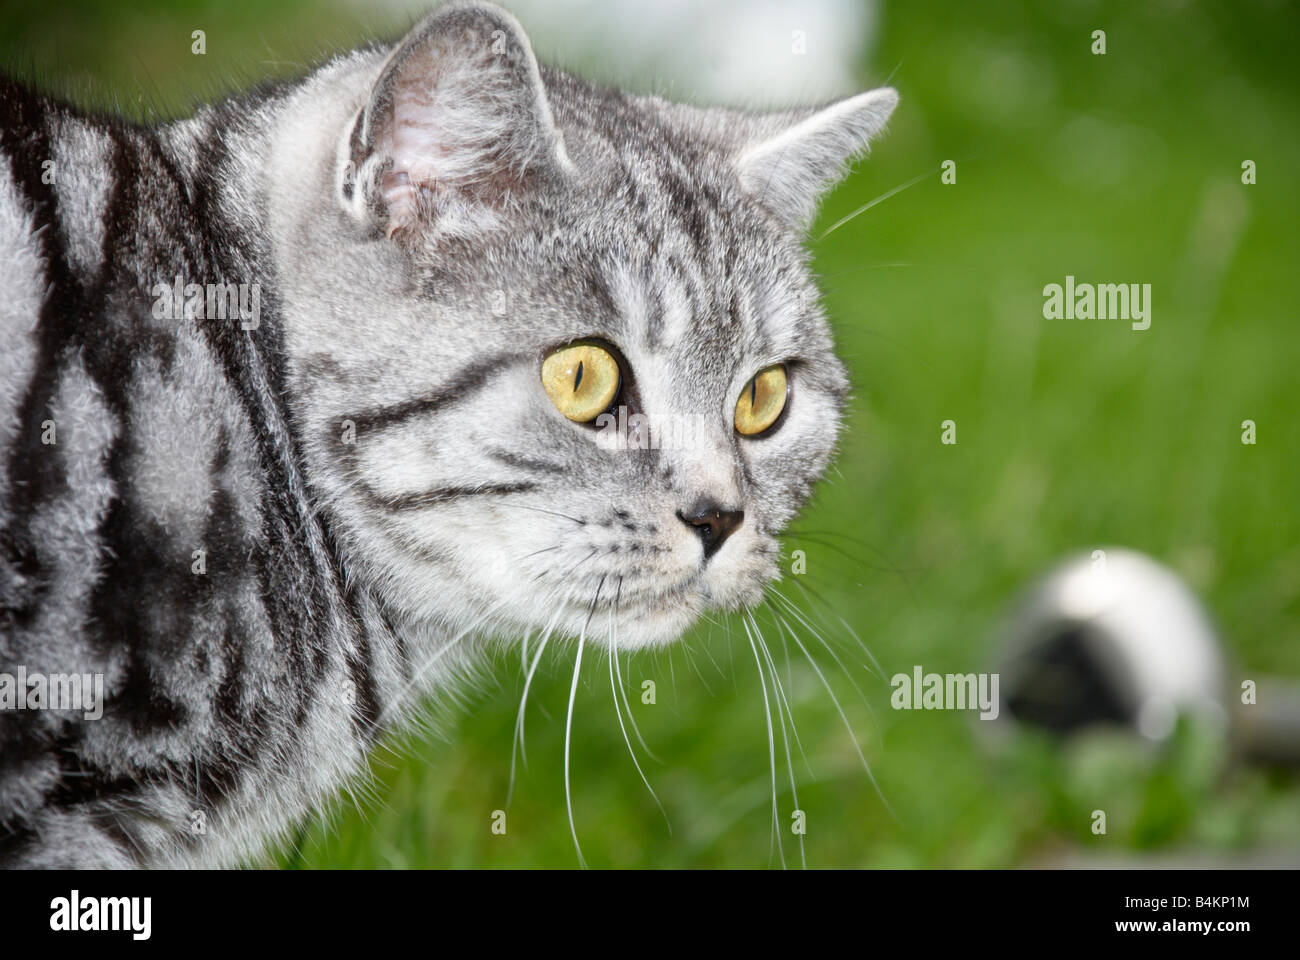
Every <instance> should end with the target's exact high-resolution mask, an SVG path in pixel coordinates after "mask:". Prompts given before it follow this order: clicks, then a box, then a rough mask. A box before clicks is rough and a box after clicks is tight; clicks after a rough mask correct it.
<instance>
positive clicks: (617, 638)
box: [560, 597, 704, 650]
mask: <svg viewBox="0 0 1300 960" xmlns="http://www.w3.org/2000/svg"><path fill="white" fill-rule="evenodd" d="M703 609H704V604H703V603H702V602H700V600H699V599H698V598H695V597H684V598H678V599H675V600H674V601H673V602H672V603H665V602H659V603H650V604H636V605H633V606H628V607H623V608H620V609H619V610H617V611H615V612H612V613H611V611H610V609H609V608H608V607H606V608H604V609H598V610H596V611H595V613H590V611H588V610H578V609H575V610H574V611H573V612H572V613H571V614H570V615H569V616H567V617H566V618H565V619H564V621H563V623H562V625H561V628H560V629H561V630H562V632H564V633H566V634H569V635H570V636H573V637H578V636H583V637H585V639H586V642H587V643H590V644H595V645H596V646H600V647H604V648H606V649H608V648H610V647H617V648H618V649H619V650H642V649H645V648H647V647H662V646H666V645H668V644H670V643H676V642H677V641H678V640H679V639H681V636H682V634H684V633H685V632H686V631H687V630H689V629H690V628H691V627H692V626H693V625H694V624H695V621H696V620H697V619H699V616H700V613H701V612H702V611H703ZM589 614H590V616H589Z"/></svg>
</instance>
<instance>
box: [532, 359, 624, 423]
mask: <svg viewBox="0 0 1300 960" xmlns="http://www.w3.org/2000/svg"><path fill="white" fill-rule="evenodd" d="M621 378H622V374H621V373H620V371H619V366H618V360H616V359H615V358H614V355H613V354H612V353H610V352H609V351H608V350H606V349H605V348H604V347H601V346H599V345H598V344H594V343H574V344H570V345H569V346H567V347H561V348H560V349H558V350H556V351H555V352H553V353H551V354H550V355H549V356H547V358H546V359H545V360H543V361H542V386H543V387H544V388H545V390H546V395H547V396H548V397H550V398H551V403H553V404H555V408H556V409H557V410H559V411H560V413H562V414H564V415H565V416H566V417H568V418H569V419H570V420H572V421H574V422H575V423H590V422H591V421H592V420H595V419H596V418H597V417H598V416H600V415H601V414H602V413H604V412H605V411H607V410H608V409H609V408H610V406H612V405H613V403H614V399H615V398H616V397H617V396H618V387H619V382H620V380H621Z"/></svg>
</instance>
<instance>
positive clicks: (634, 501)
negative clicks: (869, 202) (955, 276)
mask: <svg viewBox="0 0 1300 960" xmlns="http://www.w3.org/2000/svg"><path fill="white" fill-rule="evenodd" d="M369 69H370V71H371V73H370V75H369V77H370V79H369V81H368V84H369V85H368V88H367V89H366V90H364V91H362V95H359V97H358V99H356V101H355V102H353V103H349V104H345V105H344V108H345V109H343V112H342V113H340V114H339V115H338V116H339V117H341V118H342V122H341V123H337V124H335V123H334V121H333V120H332V119H330V118H329V117H328V116H327V117H326V118H325V119H324V120H322V119H319V118H317V119H316V120H315V121H313V122H314V123H316V124H321V123H324V124H325V125H326V126H327V127H328V126H330V125H331V124H334V126H333V127H332V128H331V129H329V130H328V134H329V140H328V142H329V150H328V152H327V155H326V156H324V159H323V162H322V163H321V164H320V165H319V166H320V170H319V171H315V172H311V170H315V168H314V167H312V166H311V164H310V163H309V164H308V166H309V167H311V170H309V172H308V175H305V176H303V177H302V182H303V183H304V184H305V187H303V188H302V189H304V190H308V191H310V192H311V193H312V195H313V196H315V197H317V200H316V201H314V202H313V203H310V204H300V205H299V207H298V208H295V210H296V212H295V213H294V215H293V218H292V219H293V221H294V222H292V223H290V224H289V225H288V226H287V227H286V228H285V231H287V234H288V236H289V239H288V240H285V241H281V243H280V246H281V247H286V246H287V247H291V248H292V249H288V250H282V251H281V253H282V255H283V256H282V269H284V270H285V272H286V277H285V282H286V287H287V293H286V298H285V299H286V303H285V310H286V314H287V317H288V322H287V326H288V329H289V337H288V348H289V351H290V355H291V372H292V380H291V385H292V389H293V391H294V393H295V397H296V399H295V405H296V406H295V412H296V414H297V416H298V418H299V420H300V421H301V426H302V429H303V433H304V436H305V437H306V444H307V447H308V457H309V465H310V469H311V476H310V481H311V483H312V484H313V486H314V487H315V488H316V489H317V490H318V492H319V493H320V494H321V495H322V496H323V498H324V502H325V506H326V509H327V510H328V511H329V513H330V514H331V516H332V518H333V520H334V522H335V527H336V529H338V530H339V531H340V537H341V539H342V541H343V544H344V549H345V551H346V552H347V554H348V555H349V558H350V560H351V561H352V564H353V566H354V568H355V569H356V570H357V571H358V573H357V575H358V576H360V577H362V578H364V579H365V580H366V581H367V582H368V583H369V585H370V586H371V587H373V588H374V589H376V590H377V591H378V592H379V593H380V594H381V595H382V596H383V597H384V598H385V600H386V602H387V603H388V605H389V606H390V608H392V609H395V610H397V611H399V612H400V613H401V615H402V616H404V617H407V618H410V619H413V620H426V621H435V622H440V623H443V624H445V625H447V626H449V627H452V628H459V629H467V628H469V627H470V626H471V625H474V624H476V623H477V624H479V625H480V626H481V627H482V629H484V630H485V631H486V630H496V631H510V632H514V633H517V634H522V633H523V632H527V631H533V632H534V633H537V632H541V631H545V630H547V629H553V630H554V631H556V632H557V633H560V634H574V635H576V634H578V633H579V632H581V631H583V630H584V629H586V632H587V635H588V637H589V638H592V639H596V640H598V641H606V640H608V639H609V638H610V637H612V636H615V635H616V636H617V643H618V644H619V645H620V646H622V647H635V646H640V645H645V644H652V643H659V642H666V641H668V640H671V639H674V638H676V637H677V636H679V635H680V634H681V633H682V631H683V630H685V629H686V628H687V627H688V626H689V625H690V624H691V623H692V622H694V620H695V619H696V618H697V617H698V616H699V615H700V614H701V613H702V612H704V611H707V610H710V609H734V608H737V607H741V606H747V605H752V604H755V603H757V602H759V601H760V600H761V598H762V591H763V587H764V585H765V584H767V583H768V582H770V581H772V580H773V579H774V578H776V577H777V576H778V574H779V568H778V557H779V545H778V541H777V536H778V534H779V533H780V531H781V530H782V528H783V527H784V526H785V525H786V524H787V523H788V522H789V521H790V519H791V518H792V517H793V516H794V515H795V513H796V511H797V510H798V509H799V508H800V506H801V505H802V504H803V502H804V501H805V499H806V498H807V496H808V494H809V491H810V489H811V487H812V485H813V483H814V482H815V481H816V480H817V478H818V477H819V475H820V474H821V473H822V471H823V470H824V469H825V467H826V465H827V462H828V460H829V458H830V456H831V454H832V450H833V447H834V444H835V440H836V435H837V432H838V430H839V426H840V417H841V406H842V402H843V398H844V395H845V390H846V386H847V381H846V378H845V373H844V369H843V367H842V365H841V364H840V362H839V360H838V359H837V358H836V356H835V354H834V352H833V349H832V343H831V337H830V333H829V330H828V327H827V323H826V320H825V317H824V315H823V312H822V309H821V307H820V306H819V303H818V298H817V295H816V291H815V289H814V286H813V281H812V277H811V275H810V272H809V269H808V258H807V255H806V253H805V251H804V249H803V246H802V239H803V234H804V231H805V230H806V229H807V227H808V225H809V223H810V222H811V220H812V217H813V215H814V213H815V209H816V204H817V201H818V198H819V196H820V194H821V193H822V192H823V191H824V190H826V189H827V188H828V187H829V186H830V185H832V184H833V183H834V182H835V181H836V180H837V179H838V178H839V176H840V175H841V174H842V173H843V170H844V167H845V165H846V163H847V162H848V161H849V160H851V159H852V158H853V157H854V156H856V155H858V154H860V153H861V152H862V151H864V150H865V148H866V146H867V143H868V141H869V140H870V139H871V137H872V136H874V135H875V134H876V133H877V132H878V131H879V130H880V129H881V127H882V126H883V124H884V123H885V121H886V119H887V118H888V116H889V114H890V112H891V111H892V109H893V107H894V105H895V103H896V101H897V97H896V94H895V93H894V91H892V90H889V89H883V90H875V91H872V92H869V93H865V94H861V95H859V96H856V97H852V98H849V99H846V100H842V101H840V102H838V103H835V104H832V105H830V106H827V107H824V108H817V109H802V110H790V111H783V112H779V113H774V114H761V115H760V114H747V113H742V112H738V111H731V110H715V109H702V108H694V107H686V106H681V105H676V104H672V103H668V102H666V101H663V100H660V99H657V98H653V97H643V96H632V95H628V94H624V93H620V92H617V91H611V90H606V89H600V88H597V87H594V86H591V85H588V84H586V83H584V82H582V81H579V80H577V79H575V78H573V77H571V76H569V75H567V74H565V73H561V72H558V71H551V70H548V69H539V67H538V65H537V62H536V60H535V59H534V56H533V53H532V50H531V48H530V46H529V43H528V40H527V38H526V36H525V35H524V33H523V31H522V29H521V28H520V26H519V24H518V23H517V22H516V21H515V20H514V18H512V17H511V16H510V15H509V14H507V13H505V12H503V11H501V10H500V9H498V8H496V7H492V6H489V5H484V4H471V5H453V6H450V7H444V8H442V9H440V10H439V11H437V12H436V13H435V14H433V15H431V16H430V17H429V18H427V19H425V20H424V21H423V22H422V23H420V24H419V25H418V26H417V27H416V28H415V29H414V30H413V31H412V32H411V33H410V34H409V35H408V36H407V37H406V38H405V39H404V40H403V41H402V42H401V43H400V44H399V45H398V46H397V47H396V48H395V49H394V50H393V51H392V52H391V54H389V55H388V56H387V58H386V60H385V61H384V63H383V64H382V66H380V67H378V69H375V67H371V68H369ZM309 135H310V131H309V130H307V129H306V128H305V127H304V130H303V132H302V136H303V137H308V136H309ZM285 231H282V232H285Z"/></svg>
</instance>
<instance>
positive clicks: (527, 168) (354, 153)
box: [342, 3, 571, 237]
mask: <svg viewBox="0 0 1300 960" xmlns="http://www.w3.org/2000/svg"><path fill="white" fill-rule="evenodd" d="M347 151H348V153H349V155H350V157H349V160H350V162H349V163H348V164H347V169H348V170H349V171H350V172H351V173H352V177H351V180H350V181H349V180H348V179H346V178H345V180H344V183H343V187H342V199H343V200H344V202H345V204H346V205H347V206H348V207H350V208H351V209H352V211H353V213H354V214H356V215H358V216H368V217H374V218H377V219H378V220H379V222H380V224H381V225H382V227H383V229H384V230H385V232H386V233H387V234H388V236H390V237H391V236H393V235H394V234H396V233H399V232H402V231H408V232H409V231H414V230H418V229H422V228H424V227H434V228H436V230H437V231H438V232H439V233H443V234H447V233H452V234H455V233H465V232H467V231H473V230H475V229H479V228H481V226H482V224H483V221H484V220H485V218H490V217H492V216H493V215H494V214H500V213H501V212H503V211H504V210H506V209H508V207H509V205H510V204H512V203H517V202H520V200H521V199H522V198H523V196H524V195H525V194H526V193H527V191H528V190H529V189H530V188H532V187H534V186H535V185H537V184H538V183H540V182H542V181H543V180H545V179H547V178H552V177H563V176H565V175H566V174H567V172H568V171H569V170H570V169H571V166H570V163H569V160H568V156H567V155H566V153H565V150H564V142H563V140H562V138H561V136H560V132H559V130H558V129H557V128H556V126H555V121H554V119H553V118H552V116H551V108H550V105H549V104H548V102H547V99H546V91H545V88H544V87H543V85H542V78H541V74H540V72H539V70H538V67H537V60H536V58H535V57H534V56H533V51H532V47H531V46H530V44H529V42H528V37H527V36H526V35H525V34H524V31H523V28H522V27H521V26H520V25H519V22H518V21H517V20H515V18H514V17H512V16H511V15H510V14H508V13H506V11H504V10H502V9H501V8H500V7H497V6H494V5H492V4H490V3H463V4H462V3H456V4H451V5H448V6H444V7H441V8H439V9H438V10H437V11H436V12H434V13H432V14H430V15H429V16H428V17H425V19H424V20H422V21H421V22H420V23H419V24H417V25H416V26H415V28H414V29H412V30H411V32H410V33H409V34H407V35H406V37H405V39H403V40H402V42H401V43H400V44H399V45H398V47H397V49H396V50H394V51H393V53H392V55H391V56H389V58H388V60H387V61H386V62H385V64H384V66H383V68H382V69H381V71H380V73H379V78H378V80H377V81H376V82H375V84H374V86H373V88H372V89H371V91H370V98H369V101H368V102H367V104H366V106H365V108H364V109H363V110H362V111H361V113H360V114H359V115H358V117H357V119H356V121H355V123H354V125H353V128H352V133H351V136H350V139H349V143H348V147H347Z"/></svg>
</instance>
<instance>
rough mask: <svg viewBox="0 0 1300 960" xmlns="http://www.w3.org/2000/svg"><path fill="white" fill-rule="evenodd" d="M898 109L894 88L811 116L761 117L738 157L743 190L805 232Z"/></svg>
mask: <svg viewBox="0 0 1300 960" xmlns="http://www.w3.org/2000/svg"><path fill="white" fill-rule="evenodd" d="M897 105H898V92H897V91H896V90H894V89H893V88H892V87H881V88H880V89H878V90H869V91H867V92H866V93H860V94H858V95H857V96H854V97H848V98H847V99H844V100H840V101H839V102H837V103H833V104H831V105H830V106H827V107H822V108H820V109H816V110H811V111H796V112H793V113H782V114H774V115H770V116H766V117H761V118H758V120H757V123H755V124H754V128H753V129H751V130H750V131H749V132H748V136H747V137H746V139H745V142H744V143H743V144H742V145H741V146H740V147H739V149H738V150H737V152H736V154H735V164H736V172H737V173H738V174H739V176H740V182H741V184H742V185H743V186H744V188H745V189H746V190H747V191H748V192H749V193H750V194H751V195H752V196H754V197H755V198H756V199H758V200H759V201H760V202H761V203H763V204H764V205H765V206H767V207H768V209H770V210H771V211H772V212H773V213H775V214H776V215H777V216H778V217H780V218H782V219H783V220H786V221H787V222H789V223H791V224H792V225H794V226H795V227H796V228H797V229H800V230H806V229H807V228H808V227H809V226H810V225H811V224H812V221H813V217H814V216H815V215H816V213H817V204H818V202H819V201H820V199H821V196H822V194H823V193H825V192H826V191H827V190H829V189H830V188H831V187H833V186H834V185H835V184H836V183H838V182H839V180H840V179H841V178H842V177H843V176H844V173H845V172H846V170H847V167H848V164H849V162H850V161H851V160H853V159H854V158H855V157H857V156H859V155H861V154H863V153H865V152H866V150H867V145H868V144H869V143H870V142H871V141H872V140H873V139H874V138H875V137H876V135H877V134H879V133H880V131H881V129H882V128H883V127H884V126H885V122H886V121H887V120H888V119H889V115H890V114H891V113H893V112H894V107H896V106H897Z"/></svg>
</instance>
